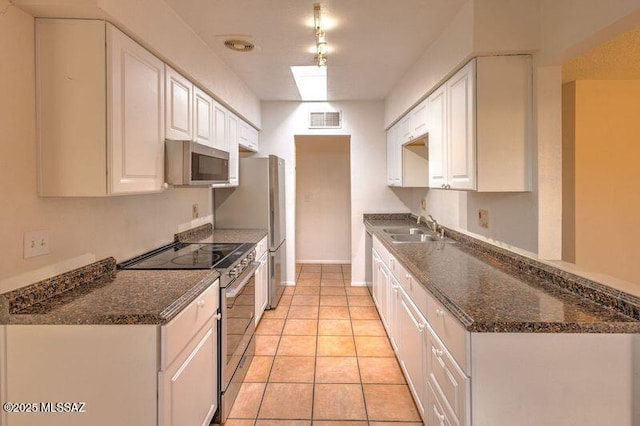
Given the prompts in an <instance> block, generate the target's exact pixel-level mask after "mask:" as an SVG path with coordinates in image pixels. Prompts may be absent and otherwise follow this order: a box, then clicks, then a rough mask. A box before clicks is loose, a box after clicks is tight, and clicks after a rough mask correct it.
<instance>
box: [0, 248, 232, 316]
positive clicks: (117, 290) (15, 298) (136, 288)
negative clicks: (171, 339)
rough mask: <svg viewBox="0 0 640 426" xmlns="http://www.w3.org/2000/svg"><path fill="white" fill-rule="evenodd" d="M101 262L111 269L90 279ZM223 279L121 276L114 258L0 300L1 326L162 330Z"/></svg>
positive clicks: (186, 274) (182, 274)
mask: <svg viewBox="0 0 640 426" xmlns="http://www.w3.org/2000/svg"><path fill="white" fill-rule="evenodd" d="M101 263H102V264H108V265H107V266H106V267H104V268H102V269H103V270H102V271H101V272H102V273H101V274H96V276H94V277H88V275H90V272H91V269H92V268H95V267H96V265H98V264H101ZM101 266H104V265H101ZM218 276H219V273H218V272H216V271H212V270H191V271H184V270H182V271H145V270H125V271H117V272H116V271H115V259H113V258H109V259H105V260H103V261H101V262H96V263H95V264H91V265H87V266H86V267H84V268H79V269H77V270H74V271H71V272H69V273H66V274H62V275H59V276H56V277H52V278H50V279H47V280H44V281H41V282H38V283H35V284H32V285H30V286H27V287H24V288H22V289H18V290H14V291H12V292H8V293H4V294H3V295H0V324H61V325H62V324H64V325H68V324H155V325H162V324H166V323H167V322H169V321H170V320H171V319H172V318H173V317H175V316H176V315H177V314H178V313H179V312H180V311H181V310H182V309H184V308H185V307H187V305H189V303H191V302H192V301H193V300H195V299H196V298H197V296H198V295H199V294H201V293H202V292H203V291H204V290H205V289H206V288H207V287H209V285H211V283H212V282H213V281H215V279H216V278H218ZM62 287H65V288H62Z"/></svg>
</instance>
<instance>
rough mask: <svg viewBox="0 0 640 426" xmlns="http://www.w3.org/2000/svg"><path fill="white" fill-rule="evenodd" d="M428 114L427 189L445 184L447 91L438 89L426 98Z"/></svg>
mask: <svg viewBox="0 0 640 426" xmlns="http://www.w3.org/2000/svg"><path fill="white" fill-rule="evenodd" d="M427 108H428V114H429V187H430V188H444V187H445V185H446V183H447V144H446V142H447V91H446V88H445V87H444V86H441V87H439V88H438V89H437V90H436V91H435V92H433V93H432V94H431V96H429V97H428V98H427Z"/></svg>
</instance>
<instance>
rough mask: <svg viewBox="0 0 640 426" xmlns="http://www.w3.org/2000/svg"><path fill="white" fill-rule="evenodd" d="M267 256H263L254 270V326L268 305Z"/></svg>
mask: <svg viewBox="0 0 640 426" xmlns="http://www.w3.org/2000/svg"><path fill="white" fill-rule="evenodd" d="M267 260H268V259H267V254H266V253H265V254H263V255H262V257H261V258H260V260H258V262H260V266H258V269H256V325H258V323H259V322H260V318H262V314H263V313H264V311H265V309H267V305H268V304H269V274H268V271H267Z"/></svg>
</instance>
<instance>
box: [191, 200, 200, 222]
mask: <svg viewBox="0 0 640 426" xmlns="http://www.w3.org/2000/svg"><path fill="white" fill-rule="evenodd" d="M191 213H192V216H193V217H192V219H197V218H198V217H200V212H199V211H198V203H195V204H194V205H193V208H192V209H191Z"/></svg>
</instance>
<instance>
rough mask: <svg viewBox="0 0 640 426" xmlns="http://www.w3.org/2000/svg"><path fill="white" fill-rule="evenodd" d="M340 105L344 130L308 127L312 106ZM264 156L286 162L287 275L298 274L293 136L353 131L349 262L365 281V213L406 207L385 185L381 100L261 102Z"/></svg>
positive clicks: (354, 279)
mask: <svg viewBox="0 0 640 426" xmlns="http://www.w3.org/2000/svg"><path fill="white" fill-rule="evenodd" d="M327 110H341V111H342V113H343V123H342V128H341V129H331V130H318V129H309V128H308V122H309V121H308V120H309V117H308V113H309V111H327ZM262 122H263V123H264V124H263V132H262V134H261V135H260V155H261V156H265V155H268V154H274V155H278V156H280V157H282V158H284V159H285V161H286V167H285V169H286V197H287V200H286V201H287V203H286V204H287V240H288V244H287V269H288V270H287V277H288V281H290V282H293V277H294V275H295V241H291V239H292V238H293V239H295V234H296V233H295V205H296V204H295V202H296V201H295V145H294V137H295V135H350V136H351V153H350V155H351V261H352V283H354V284H364V282H365V271H364V267H365V229H364V225H363V222H362V215H363V213H374V212H408V211H409V210H408V208H407V207H406V206H405V205H404V204H403V203H402V202H401V201H400V200H399V199H398V197H397V196H396V195H395V194H394V193H393V192H392V191H391V190H390V189H389V188H388V187H387V174H386V173H387V172H386V170H387V163H386V161H387V160H386V135H385V131H384V129H383V127H382V123H383V104H382V102H331V103H323V102H309V103H301V102H263V103H262Z"/></svg>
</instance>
